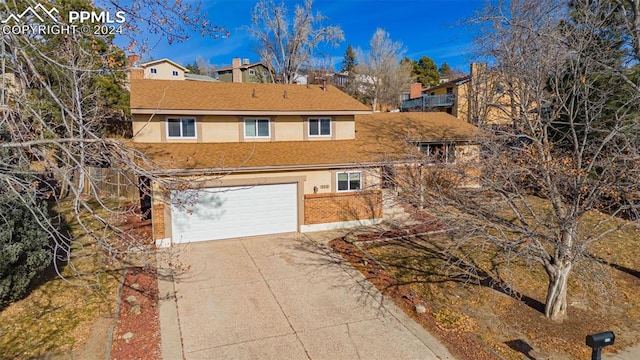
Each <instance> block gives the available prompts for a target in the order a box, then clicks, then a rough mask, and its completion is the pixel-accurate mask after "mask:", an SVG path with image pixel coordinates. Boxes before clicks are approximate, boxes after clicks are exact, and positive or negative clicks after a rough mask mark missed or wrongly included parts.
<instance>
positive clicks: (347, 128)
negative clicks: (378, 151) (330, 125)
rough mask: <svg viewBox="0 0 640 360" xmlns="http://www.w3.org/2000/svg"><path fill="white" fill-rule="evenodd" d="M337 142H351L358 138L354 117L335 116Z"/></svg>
mask: <svg viewBox="0 0 640 360" xmlns="http://www.w3.org/2000/svg"><path fill="white" fill-rule="evenodd" d="M333 121H335V126H334V129H335V134H334V139H335V140H351V139H355V138H356V123H355V121H354V117H353V116H334V117H333Z"/></svg>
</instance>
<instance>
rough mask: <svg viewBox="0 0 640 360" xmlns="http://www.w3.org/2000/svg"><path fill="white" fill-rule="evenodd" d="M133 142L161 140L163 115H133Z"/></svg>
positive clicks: (163, 123) (163, 124)
mask: <svg viewBox="0 0 640 360" xmlns="http://www.w3.org/2000/svg"><path fill="white" fill-rule="evenodd" d="M132 125H133V141H134V142H151V143H156V142H162V133H163V131H166V130H162V129H163V126H165V122H164V117H159V116H151V115H133V118H132Z"/></svg>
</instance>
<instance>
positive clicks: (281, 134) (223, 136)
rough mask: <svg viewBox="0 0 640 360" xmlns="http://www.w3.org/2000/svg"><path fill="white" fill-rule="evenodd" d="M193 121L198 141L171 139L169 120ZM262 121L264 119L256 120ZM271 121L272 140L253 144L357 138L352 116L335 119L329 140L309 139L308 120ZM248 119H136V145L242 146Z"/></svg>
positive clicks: (276, 118) (274, 118)
mask: <svg viewBox="0 0 640 360" xmlns="http://www.w3.org/2000/svg"><path fill="white" fill-rule="evenodd" d="M170 117H189V118H195V119H196V139H167V123H166V119H167V118H170ZM256 117H262V116H256ZM264 117H268V118H270V119H271V138H270V139H251V141H323V140H345V139H354V138H355V122H354V117H353V116H352V115H351V116H333V117H331V119H332V125H331V126H332V134H331V136H329V137H309V136H308V131H309V130H308V117H306V116H305V117H303V116H293V115H287V116H284V115H283V116H264ZM245 118H246V117H245V116H234V115H221V116H213V115H211V116H181V115H179V114H175V115H153V116H152V115H133V116H132V122H133V134H134V138H133V141H134V142H152V143H153V142H156V143H160V142H239V141H244V119H245Z"/></svg>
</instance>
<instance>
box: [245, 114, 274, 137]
mask: <svg viewBox="0 0 640 360" xmlns="http://www.w3.org/2000/svg"><path fill="white" fill-rule="evenodd" d="M261 120H262V121H264V120H266V121H267V130H268V131H269V133H268V134H267V135H259V134H258V122H259V121H261ZM249 121H253V124H254V126H255V134H256V135H255V136H249V135H247V122H249ZM243 123H244V137H245V138H246V139H269V138H271V119H269V118H244V121H243Z"/></svg>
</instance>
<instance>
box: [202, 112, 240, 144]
mask: <svg viewBox="0 0 640 360" xmlns="http://www.w3.org/2000/svg"><path fill="white" fill-rule="evenodd" d="M198 122H199V123H200V124H201V126H200V127H199V128H198V130H200V134H201V135H202V136H201V141H202V142H238V141H240V130H238V117H237V116H231V115H229V116H201V117H199V116H196V123H198Z"/></svg>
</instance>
